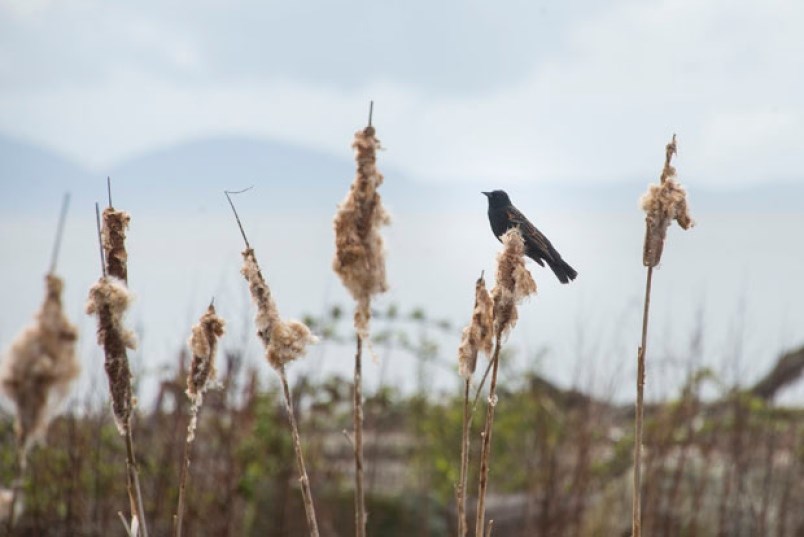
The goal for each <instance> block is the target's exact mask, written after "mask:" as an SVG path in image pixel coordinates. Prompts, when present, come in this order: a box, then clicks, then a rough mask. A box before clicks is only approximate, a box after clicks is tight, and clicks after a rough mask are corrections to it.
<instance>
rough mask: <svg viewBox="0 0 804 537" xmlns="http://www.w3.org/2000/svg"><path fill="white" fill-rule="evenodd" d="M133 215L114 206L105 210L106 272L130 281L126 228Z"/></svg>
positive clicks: (104, 242) (104, 246) (104, 244)
mask: <svg viewBox="0 0 804 537" xmlns="http://www.w3.org/2000/svg"><path fill="white" fill-rule="evenodd" d="M130 220H131V217H130V216H129V215H128V213H126V212H123V211H116V210H115V209H113V208H112V207H107V208H106V209H104V210H103V230H102V233H101V234H102V237H103V250H104V253H105V254H106V273H107V274H108V275H109V276H114V277H115V278H117V279H119V280H122V281H123V282H128V253H126V229H128V224H129V221H130Z"/></svg>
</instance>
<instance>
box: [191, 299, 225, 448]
mask: <svg viewBox="0 0 804 537" xmlns="http://www.w3.org/2000/svg"><path fill="white" fill-rule="evenodd" d="M224 326H225V323H224V321H223V319H221V318H220V317H218V316H217V315H216V314H215V306H213V305H212V304H210V305H209V308H207V311H206V313H204V315H202V316H201V318H200V319H199V320H198V324H196V325H195V326H193V330H192V334H191V335H190V341H189V342H188V344H189V345H190V350H191V351H192V353H193V362H192V364H191V365H190V373H189V374H188V375H187V392H186V393H187V397H189V398H190V402H191V403H192V406H191V408H190V423H189V425H188V426H187V441H188V442H192V441H193V440H194V439H195V428H196V425H197V423H198V409H199V408H200V407H201V403H202V402H203V400H204V393H205V392H206V391H207V388H208V387H209V386H210V385H211V384H212V383H213V382H214V381H215V376H216V371H215V351H216V350H217V347H218V338H219V337H221V336H222V335H223V332H224Z"/></svg>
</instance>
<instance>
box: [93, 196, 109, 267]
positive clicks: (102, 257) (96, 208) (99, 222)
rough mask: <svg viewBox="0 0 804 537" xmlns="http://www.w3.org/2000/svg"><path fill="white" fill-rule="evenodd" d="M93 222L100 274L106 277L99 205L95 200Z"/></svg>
mask: <svg viewBox="0 0 804 537" xmlns="http://www.w3.org/2000/svg"><path fill="white" fill-rule="evenodd" d="M95 224H96V226H97V229H98V247H99V248H100V261H101V274H103V277H104V278H105V277H106V256H105V255H104V253H103V237H102V236H101V217H100V206H99V205H98V202H97V201H96V202H95Z"/></svg>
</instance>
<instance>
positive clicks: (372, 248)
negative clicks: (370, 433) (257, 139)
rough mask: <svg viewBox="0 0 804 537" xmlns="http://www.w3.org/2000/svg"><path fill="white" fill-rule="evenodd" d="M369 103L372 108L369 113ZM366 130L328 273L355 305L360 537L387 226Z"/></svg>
mask: <svg viewBox="0 0 804 537" xmlns="http://www.w3.org/2000/svg"><path fill="white" fill-rule="evenodd" d="M373 105H374V103H373V102H372V108H371V110H373ZM375 134H376V132H375V130H374V127H372V126H371V112H369V124H368V126H367V127H366V128H365V129H363V130H360V131H357V132H356V133H355V139H354V142H353V143H352V147H353V148H354V150H355V163H356V165H357V171H356V174H355V180H354V182H353V183H352V186H351V187H350V189H349V193H348V194H347V195H346V199H345V200H344V201H343V203H341V205H340V206H339V207H338V212H337V213H336V214H335V221H334V227H335V259H334V261H333V263H332V268H333V270H335V272H336V273H337V274H338V276H339V277H340V278H341V281H342V282H343V285H344V286H345V287H346V288H347V289H348V290H349V292H350V293H351V295H352V297H353V298H354V299H355V302H356V303H357V305H356V308H355V317H354V324H355V331H356V332H357V337H356V340H357V351H356V353H355V369H354V390H353V422H354V451H355V528H356V531H355V535H356V536H357V537H364V536H365V534H366V501H365V493H364V487H363V391H362V390H363V388H362V383H363V380H362V376H363V373H362V368H363V366H362V355H363V340H364V339H366V338H368V335H369V321H370V319H371V297H372V296H374V295H376V294H379V293H383V292H385V291H387V290H388V282H387V281H386V279H385V252H384V251H383V240H382V236H381V235H380V228H381V227H382V226H384V225H388V224H389V223H390V218H389V216H388V213H387V212H386V211H385V208H384V207H383V206H382V199H381V197H380V194H379V192H377V189H378V188H379V186H380V185H381V184H382V181H383V176H382V174H381V173H380V172H379V171H378V170H377V149H379V148H380V141H379V140H377V137H376V136H375Z"/></svg>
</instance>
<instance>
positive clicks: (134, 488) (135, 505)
mask: <svg viewBox="0 0 804 537" xmlns="http://www.w3.org/2000/svg"><path fill="white" fill-rule="evenodd" d="M125 433H126V434H125V436H126V470H127V473H126V477H127V479H126V481H127V487H128V498H129V502H130V503H131V513H132V514H133V515H134V516H136V517H137V521H138V523H139V534H140V535H142V537H148V525H147V524H146V523H145V509H143V506H142V490H141V489H140V474H139V470H138V469H137V460H136V458H135V457H134V437H133V435H132V434H131V423H130V422H129V423H127V424H126V428H125ZM132 518H133V517H132Z"/></svg>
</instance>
